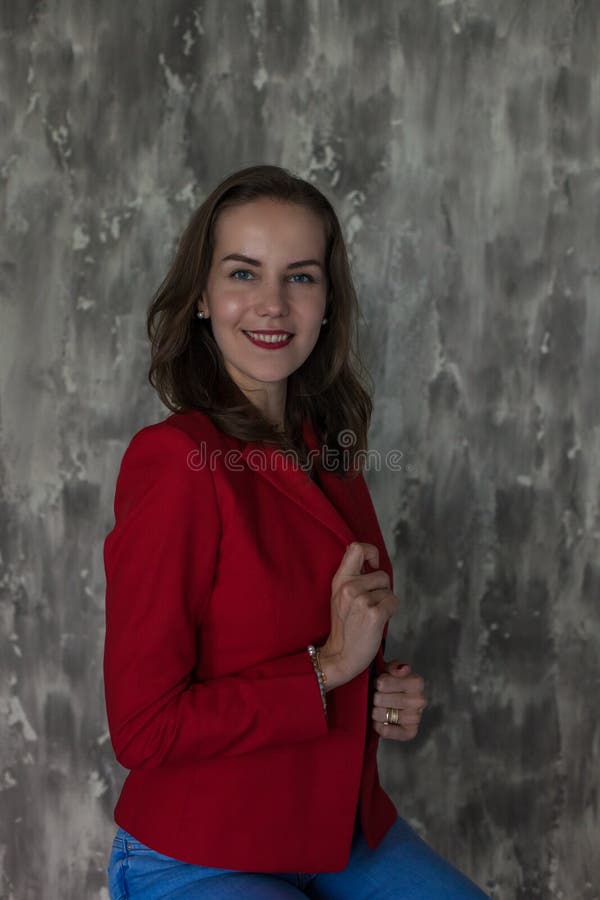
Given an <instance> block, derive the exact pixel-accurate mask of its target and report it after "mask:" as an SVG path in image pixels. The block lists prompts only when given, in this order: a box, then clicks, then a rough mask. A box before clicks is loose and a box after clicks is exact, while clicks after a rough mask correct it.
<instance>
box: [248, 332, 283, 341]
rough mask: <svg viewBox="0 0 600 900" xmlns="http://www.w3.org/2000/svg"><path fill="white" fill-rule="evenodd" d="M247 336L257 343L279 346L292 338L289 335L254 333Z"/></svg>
mask: <svg viewBox="0 0 600 900" xmlns="http://www.w3.org/2000/svg"><path fill="white" fill-rule="evenodd" d="M246 334H247V335H249V336H250V337H251V338H254V340H255V341H266V342H267V344H277V343H281V342H282V341H287V340H289V338H290V337H291V335H289V334H269V335H266V334H256V333H255V332H254V331H247V332H246Z"/></svg>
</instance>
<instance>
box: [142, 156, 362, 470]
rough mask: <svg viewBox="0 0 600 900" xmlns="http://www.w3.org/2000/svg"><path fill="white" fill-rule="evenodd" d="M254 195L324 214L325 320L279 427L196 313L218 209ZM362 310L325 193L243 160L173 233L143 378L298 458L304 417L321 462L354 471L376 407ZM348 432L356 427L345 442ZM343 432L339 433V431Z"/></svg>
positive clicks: (230, 428) (175, 404) (152, 312)
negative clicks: (246, 389) (233, 373)
mask: <svg viewBox="0 0 600 900" xmlns="http://www.w3.org/2000/svg"><path fill="white" fill-rule="evenodd" d="M261 197H270V198H274V199H278V200H282V201H285V202H288V203H296V204H298V205H300V206H303V207H306V208H308V209H310V210H312V211H313V212H315V213H316V214H317V215H318V216H320V218H321V220H322V221H323V223H324V225H325V235H326V250H325V265H326V275H327V285H328V293H327V306H326V311H325V315H326V316H327V320H328V321H327V324H325V325H323V327H322V329H321V334H320V335H319V338H318V340H317V343H316V345H315V346H314V348H313V350H312V352H311V353H310V355H309V357H308V358H307V359H306V360H305V361H304V363H303V364H302V365H301V366H300V367H299V368H298V369H297V370H296V371H295V372H292V373H291V374H290V375H289V376H288V380H287V390H286V408H285V423H284V431H283V432H279V431H277V430H276V428H275V426H274V425H272V423H270V422H269V421H267V419H266V418H265V417H264V416H263V415H262V413H261V412H260V410H259V409H258V408H257V407H256V406H255V405H254V404H253V403H252V402H251V401H250V400H248V399H247V398H246V396H245V394H244V393H243V392H242V391H241V389H240V388H238V386H237V385H236V384H235V382H234V381H233V379H232V378H231V377H230V375H229V373H228V372H227V370H226V368H225V366H224V362H223V357H222V354H221V351H220V349H219V347H218V345H217V343H216V341H215V339H214V337H213V334H212V325H211V323H210V318H209V319H204V320H203V319H198V318H197V317H196V311H197V302H198V299H199V298H200V295H201V293H202V291H203V290H204V288H205V286H206V281H207V278H208V273H209V269H210V266H211V260H212V254H213V248H214V228H215V222H216V220H217V217H218V215H219V213H220V212H221V211H222V210H223V209H226V208H227V207H231V206H237V205H239V204H243V203H249V202H251V201H252V200H256V199H258V198H261ZM359 316H360V310H359V307H358V300H357V296H356V291H355V289H354V285H353V283H352V276H351V273H350V265H349V262H348V256H347V252H346V246H345V243H344V238H343V234H342V230H341V226H340V223H339V221H338V218H337V215H336V213H335V211H334V209H333V207H332V205H331V203H330V202H329V200H327V198H326V197H325V196H324V194H322V193H321V191H319V190H318V188H316V187H315V186H314V185H313V184H310V183H309V182H307V181H304V180H303V179H301V178H297V177H296V176H294V175H292V174H291V173H290V172H288V171H287V170H286V169H282V168H280V167H279V166H272V165H259V166H250V167H248V168H245V169H241V170H239V171H237V172H233V173H232V174H231V175H229V176H228V177H227V178H225V180H224V181H222V182H221V183H220V184H219V185H218V186H217V187H216V188H215V189H214V190H213V191H212V193H211V194H210V195H209V196H208V197H207V198H206V200H205V201H204V203H202V205H201V206H200V207H199V208H198V209H197V210H196V212H195V213H194V214H193V215H192V217H191V219H190V221H189V223H188V225H187V227H186V229H185V231H184V232H183V234H182V236H181V238H180V240H179V244H178V247H177V251H176V254H175V257H174V259H173V261H172V263H171V266H170V268H169V271H168V273H167V275H166V277H165V279H164V281H163V282H162V284H161V285H160V287H159V288H158V290H157V292H156V294H155V295H154V298H153V300H152V303H151V305H150V308H149V310H148V319H147V328H148V336H149V338H150V342H151V345H152V350H151V357H152V361H151V366H150V371H149V373H148V379H149V381H150V384H151V385H152V386H153V388H155V390H156V391H157V392H158V394H159V396H160V398H161V400H162V402H163V403H164V404H165V405H166V406H167V407H168V408H169V409H170V410H172V411H173V412H186V411H190V410H200V411H202V412H204V413H205V414H206V415H207V416H209V417H210V419H211V420H212V421H213V422H214V423H215V425H216V426H217V427H218V428H220V429H221V430H222V431H224V432H226V433H227V434H230V435H232V436H233V437H236V438H239V439H241V440H242V441H264V442H267V443H275V444H277V445H279V447H280V448H281V449H282V450H291V451H293V452H294V453H296V454H297V455H298V456H299V458H300V459H301V460H302V461H303V462H304V461H305V460H306V455H305V454H306V449H307V448H306V447H305V444H304V440H303V437H302V421H303V419H304V418H305V417H306V416H307V417H308V418H309V420H310V421H311V423H312V425H313V428H314V429H315V432H316V434H317V436H318V438H319V441H320V443H322V444H326V445H327V449H328V469H329V468H333V469H335V470H336V472H337V473H338V474H340V475H343V474H344V472H346V471H348V470H350V469H352V470H354V471H357V470H358V469H359V467H360V463H359V460H360V459H362V458H363V456H364V454H363V453H360V454H359V456H358V457H356V458H355V454H356V453H357V451H366V450H367V433H368V430H369V423H370V419H371V414H372V410H373V403H372V399H371V396H372V382H371V377H370V375H369V373H368V372H367V370H366V368H365V367H364V365H363V363H362V360H361V358H360V352H359V348H358V318H359ZM366 383H368V388H367V387H366V386H365V384H366ZM348 431H350V432H352V433H353V435H351V436H350V439H351V441H350V442H348V443H349V445H348V446H345V444H346V442H347V441H348V434H347V432H348ZM341 432H344V433H345V434H344V433H343V434H341V438H340V433H341ZM345 438H346V440H345ZM338 439H339V440H338ZM350 443H351V446H350ZM342 450H344V451H345V452H344V453H343V454H342ZM342 460H343V462H342Z"/></svg>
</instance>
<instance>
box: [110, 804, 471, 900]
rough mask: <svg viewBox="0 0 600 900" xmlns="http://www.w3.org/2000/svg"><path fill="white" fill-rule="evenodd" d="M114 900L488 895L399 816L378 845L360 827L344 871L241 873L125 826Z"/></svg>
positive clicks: (394, 899) (115, 863) (408, 899)
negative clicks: (189, 859) (176, 854)
mask: <svg viewBox="0 0 600 900" xmlns="http://www.w3.org/2000/svg"><path fill="white" fill-rule="evenodd" d="M107 873H108V881H109V891H110V898H111V900H138V898H144V900H159V898H161V900H162V898H165V900H166V898H170V900H184V898H185V900H194V898H196V897H198V898H211V900H230V898H239V897H243V898H244V900H276V898H282V900H283V898H286V897H287V898H293V897H312V898H314V900H367V898H373V900H375V898H377V900H379V898H381V900H481V898H485V897H486V896H487V895H486V894H484V893H483V891H481V890H480V889H479V888H478V887H477V886H476V885H475V884H474V883H473V882H472V881H469V879H468V878H466V877H465V876H464V875H462V874H461V873H460V872H459V871H458V870H457V869H455V868H454V867H453V866H451V865H450V863H449V862H447V861H446V860H445V859H443V858H442V857H441V856H439V855H438V854H437V853H435V852H434V851H433V850H432V849H431V848H430V847H429V846H428V845H427V844H426V843H425V842H424V841H423V840H421V838H420V837H419V836H418V835H417V834H416V833H415V832H414V831H413V830H412V828H410V826H409V825H408V824H407V822H405V821H404V819H402V818H400V816H398V818H397V819H396V821H395V823H394V824H393V825H392V827H391V828H390V829H389V830H388V832H387V833H386V835H385V836H384V838H383V840H382V841H381V843H380V844H379V846H378V847H377V849H376V850H371V849H370V847H369V846H368V844H367V843H366V841H365V838H364V835H363V834H362V831H361V830H358V831H356V832H355V836H354V839H353V842H352V849H351V854H350V861H349V863H348V865H347V866H346V868H345V869H343V870H342V871H341V872H317V873H310V872H268V873H264V874H263V873H255V872H240V871H237V870H235V869H215V868H211V867H209V866H196V865H192V864H191V863H186V862H180V861H178V860H176V859H173V858H172V857H170V856H164V855H163V854H162V853H158V852H157V851H155V850H151V849H150V848H149V847H146V846H145V844H142V843H140V841H137V840H136V839H135V838H134V837H132V836H131V835H130V834H128V833H127V832H126V831H124V830H123V829H122V828H119V829H118V830H117V833H116V835H115V839H114V841H113V845H112V852H111V855H110V861H109V865H108V869H107Z"/></svg>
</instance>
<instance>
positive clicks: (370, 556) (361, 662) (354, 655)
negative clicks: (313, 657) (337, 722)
mask: <svg viewBox="0 0 600 900" xmlns="http://www.w3.org/2000/svg"><path fill="white" fill-rule="evenodd" d="M365 561H367V562H369V563H370V565H371V566H372V568H376V566H377V565H379V551H378V549H377V547H375V545H374V544H366V543H362V542H360V541H354V542H353V543H352V544H350V545H349V546H348V547H347V548H346V553H345V554H344V556H343V558H342V562H341V563H340V566H339V568H338V570H337V572H336V573H335V575H334V576H333V579H332V581H331V632H330V634H329V637H328V638H327V640H326V642H325V644H324V645H323V646H322V647H321V651H320V662H321V668H322V669H323V672H324V673H325V675H326V676H327V682H326V684H325V690H331V689H332V688H334V687H337V686H338V685H340V684H345V683H346V682H347V681H350V680H351V679H352V678H354V677H355V675H358V674H359V673H360V672H363V671H364V670H365V669H366V668H367V667H368V666H369V665H370V663H371V662H372V660H373V659H374V658H375V656H376V655H377V651H378V649H379V646H380V644H381V639H382V636H383V629H384V628H385V624H386V622H387V621H388V619H390V618H391V616H393V615H394V613H395V612H396V610H397V608H398V605H399V603H400V601H399V599H398V597H396V595H395V594H394V593H392V591H391V590H390V579H389V576H388V574H387V572H384V571H383V570H382V569H377V570H376V571H374V572H369V573H366V574H363V573H362V567H363V564H364V562H365Z"/></svg>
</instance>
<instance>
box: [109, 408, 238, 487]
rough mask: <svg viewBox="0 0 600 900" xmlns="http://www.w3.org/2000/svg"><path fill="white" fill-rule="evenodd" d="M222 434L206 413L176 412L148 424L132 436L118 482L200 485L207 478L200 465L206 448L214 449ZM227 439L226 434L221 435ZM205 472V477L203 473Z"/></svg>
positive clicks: (122, 461) (206, 471)
mask: <svg viewBox="0 0 600 900" xmlns="http://www.w3.org/2000/svg"><path fill="white" fill-rule="evenodd" d="M220 435H222V432H220V431H219V429H218V428H217V427H216V426H215V425H214V424H213V423H212V422H211V420H210V419H209V418H208V416H206V415H205V414H204V413H201V412H193V413H173V414H172V415H170V416H168V417H167V418H166V419H163V420H162V421H160V422H154V423H152V424H150V425H145V426H143V427H142V428H140V429H139V431H136V432H135V434H134V435H133V436H132V437H131V439H130V441H129V443H128V445H127V447H126V449H125V452H124V454H123V457H122V460H121V466H120V469H119V475H118V481H119V482H121V483H122V482H124V481H126V482H128V483H130V482H132V481H138V482H142V483H145V484H146V485H147V486H148V485H149V484H150V483H151V482H155V481H158V480H160V481H161V482H163V483H164V484H166V483H170V484H171V485H172V486H174V485H176V484H180V485H181V486H182V487H183V486H184V484H186V483H188V484H191V483H192V482H194V483H196V484H198V482H199V481H205V480H207V479H208V477H209V476H208V473H209V467H208V466H200V465H199V464H198V458H199V456H198V454H199V450H201V449H202V447H203V445H204V446H205V447H206V448H208V449H212V448H213V447H214V446H215V445H218V444H219V443H220V437H219V436H220ZM222 436H223V437H224V435H222ZM201 472H205V473H206V474H205V475H204V476H202V475H201V474H200V473H201Z"/></svg>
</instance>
